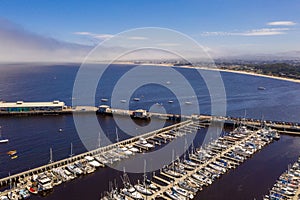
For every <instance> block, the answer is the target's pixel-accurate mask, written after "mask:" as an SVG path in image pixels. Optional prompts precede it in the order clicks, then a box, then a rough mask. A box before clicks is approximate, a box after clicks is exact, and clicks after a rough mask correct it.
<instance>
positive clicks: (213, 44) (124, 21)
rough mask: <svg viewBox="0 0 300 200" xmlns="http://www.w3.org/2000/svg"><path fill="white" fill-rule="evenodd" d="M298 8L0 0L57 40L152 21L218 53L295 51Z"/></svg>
mask: <svg viewBox="0 0 300 200" xmlns="http://www.w3.org/2000/svg"><path fill="white" fill-rule="evenodd" d="M299 10H300V1H298V0H289V1H283V0H272V1H271V0H251V1H245V0H240V1H238V0H197V1H196V0H188V1H184V0H160V1H153V0H152V1H146V0H128V1H124V0H119V1H116V0H111V1H104V0H103V1H101V0H95V1H76V0H74V1H67V0H66V1H61V0H60V1H59V0H27V1H23V0H2V1H0V19H1V20H5V21H7V22H6V23H12V24H13V25H14V26H19V28H20V27H21V28H22V29H24V31H28V32H31V33H34V34H36V35H41V36H43V37H47V38H48V37H50V38H54V39H56V40H59V41H65V42H70V43H79V44H84V45H91V44H94V43H96V42H97V41H101V40H103V39H105V38H109V37H111V35H113V34H117V33H119V32H121V31H125V30H128V29H132V28H138V27H149V26H154V27H163V28H170V29H174V30H177V31H180V32H183V33H185V34H187V35H189V36H191V37H192V38H194V39H195V40H196V41H198V42H199V43H200V44H202V45H204V46H206V47H208V48H210V49H212V51H214V52H218V53H220V54H222V53H223V52H234V53H237V52H240V53H276V52H287V51H299V50H300V45H299V44H300V37H299V35H300V34H299V33H300V32H299V23H300V14H299ZM0 25H1V24H0ZM0 30H1V26H0ZM0 36H1V35H0Z"/></svg>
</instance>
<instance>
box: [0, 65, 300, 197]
mask: <svg viewBox="0 0 300 200" xmlns="http://www.w3.org/2000/svg"><path fill="white" fill-rule="evenodd" d="M131 68H132V66H123V65H122V66H118V65H114V66H112V67H111V68H110V69H109V70H108V71H107V72H106V76H105V77H103V78H102V79H101V84H100V85H101V87H100V85H99V87H98V89H97V93H96V98H95V101H96V102H97V104H100V99H101V98H109V97H110V94H111V91H112V90H113V86H114V85H115V83H116V81H118V80H119V78H120V77H121V76H122V74H123V73H125V72H127V71H128V70H129V69H131ZM77 70H78V66H74V65H64V66H23V65H7V66H1V67H0V99H1V100H5V101H17V100H24V101H53V100H56V99H58V100H61V101H64V102H66V104H68V105H71V102H72V88H73V83H74V79H75V76H76V73H77ZM178 71H179V72H181V73H183V74H184V76H185V77H186V78H187V79H188V80H189V81H190V83H191V85H192V86H193V88H194V90H195V91H196V94H197V98H198V101H199V102H200V110H201V113H204V114H210V113H211V106H210V101H211V99H210V98H209V93H208V89H207V88H206V86H205V84H204V83H203V80H202V78H201V77H200V76H199V75H197V74H196V73H195V71H193V70H191V69H178ZM221 75H222V78H223V81H224V85H225V89H226V95H227V107H226V108H227V115H228V116H244V113H245V109H246V111H247V117H253V118H261V116H262V115H263V117H264V119H270V120H274V121H275V120H276V121H292V122H300V116H299V113H300V101H299V99H300V87H299V84H296V83H291V82H286V81H280V80H273V79H267V78H261V77H254V76H248V75H239V74H232V73H225V72H222V73H221ZM171 84H175V83H171ZM259 86H263V87H265V88H266V90H263V91H260V90H257V87H259ZM178 87H180V86H178ZM132 97H140V98H141V100H140V101H139V102H130V108H131V109H137V108H145V109H149V108H151V106H152V107H153V105H154V104H155V103H162V104H163V105H164V107H165V109H166V111H167V112H168V113H178V112H179V108H178V101H176V97H175V96H174V94H173V93H172V92H170V91H169V90H168V89H167V86H165V87H161V86H158V85H155V84H148V85H145V86H143V87H141V88H139V89H138V90H136V92H135V93H134V94H133V96H132ZM182 98H186V99H188V97H182ZM170 99H172V100H174V103H173V104H168V101H169V100H170ZM158 109H159V108H158ZM186 109H187V110H189V109H190V110H191V112H194V110H193V107H192V106H191V105H190V106H186ZM85 117H88V116H85ZM98 120H99V123H100V124H101V127H102V128H103V129H104V131H105V132H106V135H108V136H109V138H111V140H112V141H115V139H116V136H115V127H116V124H115V122H114V120H113V118H112V117H109V116H106V117H105V116H98ZM121 120H123V121H125V122H126V120H130V119H127V118H122V119H121ZM136 123H138V124H140V125H142V126H143V125H144V123H145V122H143V121H137V122H136ZM152 123H156V121H155V120H153V122H152ZM169 123H170V122H169ZM0 125H1V126H2V130H1V133H2V136H3V137H7V138H9V139H10V142H9V143H8V144H5V145H1V146H0V177H3V176H6V175H7V174H8V173H9V172H10V173H11V174H14V173H17V172H20V171H23V170H26V169H30V168H33V167H36V166H40V165H42V164H45V163H47V162H48V161H49V148H50V147H52V148H53V159H54V160H59V159H62V158H65V157H68V156H69V154H70V144H71V143H73V147H74V148H73V153H75V154H78V153H81V152H84V151H85V150H86V149H85V147H84V146H83V144H82V142H81V141H80V139H79V137H78V135H77V133H76V129H75V126H74V122H73V117H72V115H64V116H27V117H0ZM59 128H62V129H63V132H62V133H59V132H58V129H59ZM149 131H150V129H149ZM137 133H139V131H138V130H137ZM203 134H204V133H203ZM128 137H129V136H128V135H126V134H124V133H123V132H122V131H120V138H121V139H124V138H128ZM91 140H95V138H91ZM96 147H97V143H96V142H95V148H96ZM13 149H16V150H18V152H19V158H18V159H16V160H10V158H9V157H8V156H7V155H6V152H7V151H9V150H13ZM299 149H300V138H299V137H291V136H283V137H282V139H281V140H280V141H279V142H277V143H273V144H271V145H269V146H268V147H266V148H265V149H264V150H262V151H261V152H259V153H258V154H256V155H255V156H254V157H253V158H251V159H250V160H248V161H247V162H246V163H244V164H242V165H241V166H240V167H239V168H238V169H236V170H234V171H232V172H230V173H228V174H226V175H225V176H224V177H222V178H221V179H220V180H218V181H217V182H216V183H215V184H213V185H212V186H211V187H209V188H207V189H205V190H204V191H203V192H201V193H200V194H199V195H198V196H197V197H198V198H201V199H227V198H225V197H226V195H231V197H232V198H231V199H253V198H260V197H261V196H262V195H263V194H264V193H266V192H267V190H268V188H270V187H271V186H272V185H273V183H274V181H275V180H276V178H277V177H278V176H279V175H280V174H281V173H282V172H283V171H284V170H285V169H286V168H287V165H288V164H289V163H291V162H294V160H295V159H296V157H297V156H298V155H299V152H300V151H299ZM274 166H276V167H274ZM99 177H101V178H99ZM114 178H117V179H119V173H118V172H116V171H114V170H112V169H101V170H98V171H97V173H95V174H93V175H91V176H86V177H84V178H82V179H80V180H76V181H74V182H71V183H69V184H66V185H63V186H60V187H58V188H55V189H54V193H53V194H51V195H49V196H48V197H46V198H47V199H66V198H68V199H82V198H88V199H98V198H99V196H100V194H101V193H102V192H103V191H104V190H107V188H108V181H109V180H110V181H112V180H113V179H114ZM82 189H85V190H88V191H89V192H88V193H86V192H83V193H82ZM70 192H72V194H73V195H72V197H70V196H69V195H70ZM81 193H82V194H81ZM34 198H40V197H34ZM198 198H197V199H198Z"/></svg>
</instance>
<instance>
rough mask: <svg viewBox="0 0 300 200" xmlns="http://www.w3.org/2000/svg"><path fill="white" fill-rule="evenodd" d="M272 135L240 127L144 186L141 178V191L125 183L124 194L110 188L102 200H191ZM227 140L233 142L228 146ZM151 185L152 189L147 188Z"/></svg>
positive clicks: (193, 151)
mask: <svg viewBox="0 0 300 200" xmlns="http://www.w3.org/2000/svg"><path fill="white" fill-rule="evenodd" d="M276 134H277V133H275V132H274V131H271V130H270V129H269V130H268V131H266V129H260V130H257V131H250V130H248V129H247V128H246V127H245V126H241V127H239V128H237V129H235V130H234V131H232V132H230V133H229V134H228V135H225V136H222V137H220V138H218V139H217V140H215V141H212V142H211V143H210V144H209V145H208V146H207V147H206V148H202V147H201V148H198V149H193V150H192V152H190V153H189V154H188V158H186V156H184V157H183V158H177V159H176V160H174V161H173V162H172V163H171V164H170V165H169V166H166V167H164V168H163V169H161V170H160V172H159V174H156V173H154V174H153V176H152V180H151V181H148V183H146V181H145V180H146V178H145V180H144V184H143V185H142V188H144V189H143V190H138V189H137V186H136V185H131V184H130V182H126V183H124V187H125V188H127V190H126V191H127V192H124V190H125V188H124V189H122V188H121V189H118V188H114V189H112V190H111V191H109V192H108V193H107V195H106V196H104V197H103V198H102V199H127V198H129V199H147V198H149V199H161V198H163V199H174V200H180V199H193V197H194V195H196V193H197V192H200V191H201V190H202V189H203V188H204V187H208V186H209V185H211V184H213V182H214V181H215V180H216V179H218V178H220V177H221V176H222V174H224V173H226V172H227V171H229V170H231V169H234V168H236V167H237V166H238V165H240V164H241V163H242V162H244V161H246V159H248V158H249V157H251V156H252V155H253V154H254V153H255V152H256V151H259V150H261V149H262V148H263V147H264V146H265V145H267V144H269V143H271V142H272V141H273V140H274V139H275V140H276V139H277V140H278V139H279V138H278V136H277V135H276ZM230 139H234V140H235V142H234V143H231V142H229V143H228V141H230ZM218 147H219V148H218ZM214 149H219V150H214ZM144 176H145V175H144ZM161 183H164V184H161ZM151 184H154V185H155V186H156V187H153V186H152V187H151ZM130 188H131V189H130ZM134 188H135V189H136V190H135V189H134ZM129 190H130V191H131V192H128V191H129Z"/></svg>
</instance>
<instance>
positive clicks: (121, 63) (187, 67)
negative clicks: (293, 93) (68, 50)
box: [113, 62, 300, 83]
mask: <svg viewBox="0 0 300 200" xmlns="http://www.w3.org/2000/svg"><path fill="white" fill-rule="evenodd" d="M113 64H118V65H143V66H158V67H173V68H184V69H193V68H194V69H202V70H210V71H219V72H228V73H236V74H244V75H249V76H258V77H264V78H271V79H277V80H281V81H289V82H293V83H300V79H299V80H298V79H292V78H287V77H279V76H271V75H266V74H257V73H254V72H247V71H237V70H230V69H219V68H218V67H216V68H209V67H200V66H195V67H191V66H187V65H186V66H184V65H183V66H174V65H172V64H167V63H164V64H155V63H153V64H151V63H139V64H137V63H133V62H116V63H113Z"/></svg>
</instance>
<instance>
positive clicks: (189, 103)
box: [184, 101, 192, 105]
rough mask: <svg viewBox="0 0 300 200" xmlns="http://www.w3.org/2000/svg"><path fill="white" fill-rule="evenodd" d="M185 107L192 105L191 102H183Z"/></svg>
mask: <svg viewBox="0 0 300 200" xmlns="http://www.w3.org/2000/svg"><path fill="white" fill-rule="evenodd" d="M184 103H185V104H186V105H192V102H190V101H186V102H184Z"/></svg>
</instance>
